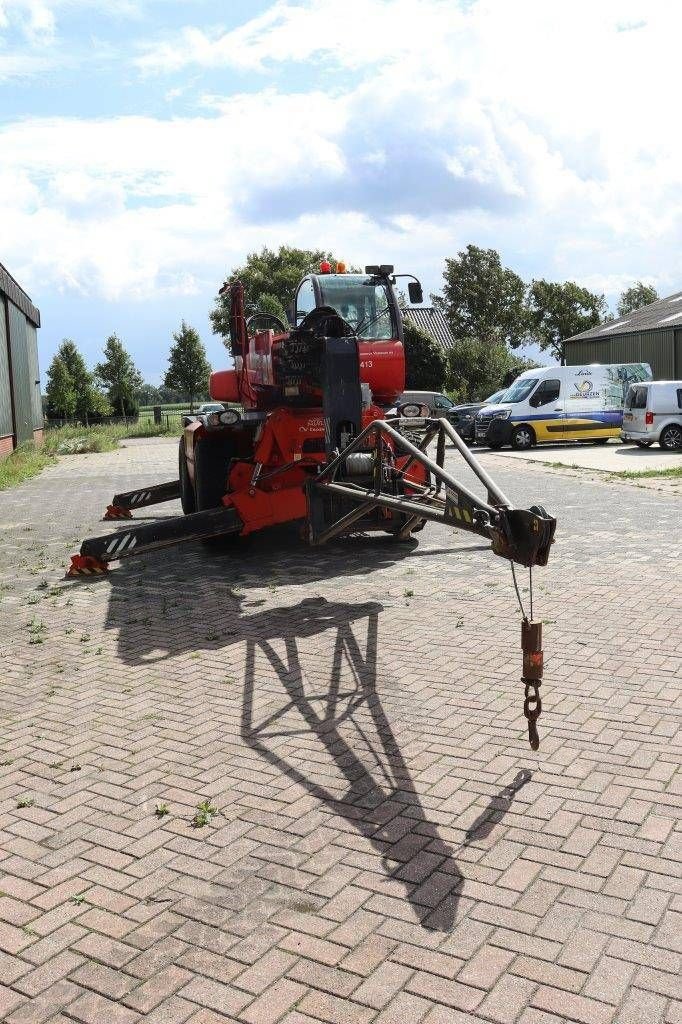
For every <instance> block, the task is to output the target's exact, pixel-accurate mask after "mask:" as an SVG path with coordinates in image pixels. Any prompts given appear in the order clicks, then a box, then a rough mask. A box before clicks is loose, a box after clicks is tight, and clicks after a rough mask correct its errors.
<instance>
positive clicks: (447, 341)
mask: <svg viewBox="0 0 682 1024" xmlns="http://www.w3.org/2000/svg"><path fill="white" fill-rule="evenodd" d="M402 312H403V317H405V318H406V319H408V320H410V321H411V322H412V323H413V324H414V325H415V327H421V329H422V331H426V333H427V334H430V335H431V337H432V338H433V340H434V341H435V342H436V343H437V344H438V345H440V347H441V348H442V349H443V351H444V352H447V350H448V349H449V348H452V346H453V345H454V343H455V342H454V339H453V337H452V334H451V333H450V328H449V327H448V322H447V320H446V319H445V317H444V316H443V314H442V313H441V311H440V310H439V309H434V307H433V306H406V307H405V309H403V311H402Z"/></svg>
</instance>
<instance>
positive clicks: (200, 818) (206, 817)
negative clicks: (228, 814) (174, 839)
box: [192, 798, 218, 828]
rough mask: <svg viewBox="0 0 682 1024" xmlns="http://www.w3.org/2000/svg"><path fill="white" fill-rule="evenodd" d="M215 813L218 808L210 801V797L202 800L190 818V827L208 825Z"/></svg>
mask: <svg viewBox="0 0 682 1024" xmlns="http://www.w3.org/2000/svg"><path fill="white" fill-rule="evenodd" d="M217 813H218V808H217V807H216V806H215V804H212V803H211V800H210V798H209V799H207V800H202V801H201V803H200V804H198V805H197V809H196V812H195V815H194V817H193V818H192V828H203V827H204V826H205V825H210V824H211V822H212V821H213V819H214V817H215V816H216V814H217Z"/></svg>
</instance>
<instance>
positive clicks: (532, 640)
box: [521, 615, 543, 750]
mask: <svg viewBox="0 0 682 1024" xmlns="http://www.w3.org/2000/svg"><path fill="white" fill-rule="evenodd" d="M521 650H522V652H523V674H522V676H521V682H522V683H523V684H524V699H523V713H524V715H525V717H526V720H527V722H528V742H529V743H530V747H531V750H537V749H538V748H539V746H540V737H539V736H538V729H537V724H536V723H537V720H538V718H539V717H540V712H541V711H542V700H541V699H540V685H541V683H542V669H543V654H542V623H541V622H536V621H533V620H529V619H527V618H526V617H525V615H524V617H523V621H522V622H521Z"/></svg>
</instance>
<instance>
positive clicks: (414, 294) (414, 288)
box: [407, 281, 424, 306]
mask: <svg viewBox="0 0 682 1024" xmlns="http://www.w3.org/2000/svg"><path fill="white" fill-rule="evenodd" d="M407 294H408V295H409V296H410V302H411V303H412V305H413V306H418V305H419V304H420V303H422V302H423V301H424V293H423V292H422V286H421V285H420V283H419V281H410V282H409V284H408V286H407Z"/></svg>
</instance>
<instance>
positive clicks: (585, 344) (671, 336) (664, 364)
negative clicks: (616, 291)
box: [565, 292, 682, 380]
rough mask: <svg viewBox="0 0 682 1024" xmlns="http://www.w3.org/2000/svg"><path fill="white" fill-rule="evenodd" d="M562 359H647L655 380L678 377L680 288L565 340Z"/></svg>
mask: <svg viewBox="0 0 682 1024" xmlns="http://www.w3.org/2000/svg"><path fill="white" fill-rule="evenodd" d="M565 354H566V363H567V365H568V366H577V365H578V364H581V363H649V364H650V366H651V371H652V373H653V375H654V379H655V380H682V292H676V293H675V294H674V295H669V296H668V297H667V298H665V299H658V301H657V302H652V303H650V304H649V305H648V306H642V308H641V309H636V310H633V312H632V313H627V314H626V315H625V316H621V317H618V319H617V320H611V321H610V322H609V323H606V324H598V326H597V327H592V328H591V329H590V330H589V331H583V332H582V333H581V334H576V335H574V336H573V337H572V338H568V339H567V340H566V343H565Z"/></svg>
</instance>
